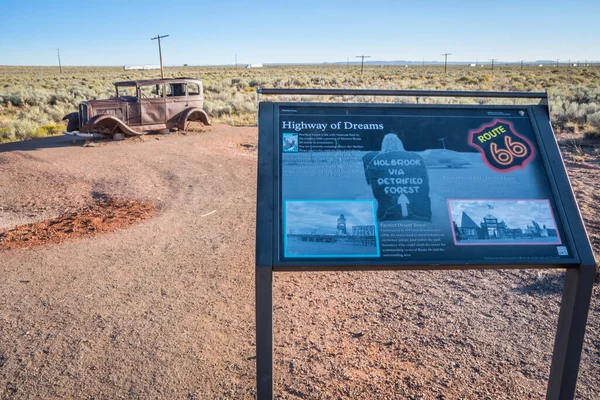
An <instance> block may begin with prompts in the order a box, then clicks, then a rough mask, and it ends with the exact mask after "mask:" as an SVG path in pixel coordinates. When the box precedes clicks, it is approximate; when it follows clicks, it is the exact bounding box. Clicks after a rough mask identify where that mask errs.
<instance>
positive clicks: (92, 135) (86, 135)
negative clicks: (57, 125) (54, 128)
mask: <svg viewBox="0 0 600 400" xmlns="http://www.w3.org/2000/svg"><path fill="white" fill-rule="evenodd" d="M62 133H63V135H67V136H79V137H83V138H90V139H91V138H105V137H106V135H103V134H101V133H87V132H67V131H62Z"/></svg>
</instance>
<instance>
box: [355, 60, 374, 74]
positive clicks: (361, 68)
mask: <svg viewBox="0 0 600 400" xmlns="http://www.w3.org/2000/svg"><path fill="white" fill-rule="evenodd" d="M356 58H360V74H361V75H362V74H363V70H364V68H365V58H371V56H356Z"/></svg>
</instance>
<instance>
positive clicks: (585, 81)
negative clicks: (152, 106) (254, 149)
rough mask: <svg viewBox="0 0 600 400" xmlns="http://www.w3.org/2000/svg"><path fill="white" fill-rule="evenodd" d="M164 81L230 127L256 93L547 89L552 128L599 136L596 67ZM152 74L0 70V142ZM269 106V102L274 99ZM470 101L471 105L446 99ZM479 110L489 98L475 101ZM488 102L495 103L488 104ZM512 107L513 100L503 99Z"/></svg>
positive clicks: (338, 71) (48, 125) (268, 71)
mask: <svg viewBox="0 0 600 400" xmlns="http://www.w3.org/2000/svg"><path fill="white" fill-rule="evenodd" d="M165 74H166V76H168V77H178V76H191V77H198V78H200V79H202V81H203V82H204V86H205V98H206V104H205V109H206V111H207V112H208V114H209V116H210V118H211V119H213V120H214V121H215V122H222V123H227V124H231V125H236V126H241V125H254V124H256V107H257V104H258V102H257V98H256V93H255V91H256V88H257V87H258V86H261V87H277V88H287V87H298V88H309V87H310V88H347V89H350V88H373V89H432V90H503V91H548V92H549V93H550V96H551V99H552V104H551V106H552V111H553V123H554V125H555V128H557V129H558V130H561V131H562V130H566V131H571V132H575V133H580V134H582V135H583V133H584V132H586V134H587V135H594V132H598V130H600V68H598V67H594V68H592V67H562V68H558V69H557V68H554V67H542V68H540V67H526V68H524V69H523V70H521V69H520V68H519V67H502V66H500V67H496V68H495V71H494V75H492V74H491V71H490V69H489V68H484V67H479V68H473V67H451V68H449V70H448V73H447V74H444V73H443V70H442V68H441V67H428V66H425V67H421V66H413V67H408V68H407V67H403V66H402V67H400V66H384V67H367V68H366V69H365V72H364V74H363V75H362V76H361V75H360V70H359V69H358V68H357V67H356V66H351V67H346V66H293V67H266V68H256V69H245V68H233V67H170V68H167V69H166V70H165ZM157 75H158V71H124V70H122V69H121V68H118V67H64V68H63V73H62V74H59V71H58V68H54V67H0V77H2V80H1V82H0V141H13V140H23V139H28V138H31V137H40V136H45V135H51V134H56V133H58V132H60V130H61V129H62V126H60V123H61V119H62V116H63V115H65V114H67V113H69V112H71V111H75V110H76V107H77V104H78V103H79V102H80V101H82V100H86V99H99V98H109V97H111V96H112V95H113V94H114V87H113V82H115V81H119V80H131V79H142V78H154V77H156V76H157ZM273 100H275V99H274V98H273ZM279 100H302V101H334V100H340V99H339V98H332V97H329V96H324V97H320V98H314V97H306V96H305V97H301V96H286V97H285V99H279ZM343 100H344V101H366V102H375V101H377V102H397V103H409V102H416V101H417V100H418V101H419V102H420V103H429V102H446V101H448V99H443V100H441V99H435V98H427V99H414V98H377V99H375V98H373V97H364V96H359V97H354V96H348V97H345V98H344V99H343ZM450 101H451V102H454V103H472V102H474V100H473V99H450ZM478 102H479V103H482V104H485V103H488V102H489V100H486V99H483V100H478ZM494 102H495V103H497V102H498V100H494ZM505 102H507V103H509V104H513V103H514V101H513V100H505Z"/></svg>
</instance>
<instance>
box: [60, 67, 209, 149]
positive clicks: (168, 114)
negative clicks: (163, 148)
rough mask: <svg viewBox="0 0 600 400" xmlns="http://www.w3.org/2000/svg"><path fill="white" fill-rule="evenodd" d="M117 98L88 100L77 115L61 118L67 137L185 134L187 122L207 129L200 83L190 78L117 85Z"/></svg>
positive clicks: (80, 107) (131, 82)
mask: <svg viewBox="0 0 600 400" xmlns="http://www.w3.org/2000/svg"><path fill="white" fill-rule="evenodd" d="M115 87H116V97H115V98H112V99H108V100H88V101H82V102H81V103H80V104H79V111H78V112H73V113H71V114H67V115H65V116H64V117H63V119H64V120H67V121H68V122H67V130H66V131H64V132H63V133H64V134H66V135H75V136H83V137H106V136H108V137H113V138H122V137H124V135H142V134H144V133H148V132H160V133H168V132H169V131H170V130H171V129H174V128H177V129H179V130H184V129H185V128H186V125H187V124H188V122H189V121H199V122H201V123H203V124H204V125H210V122H209V121H208V115H206V113H205V112H204V110H203V109H202V106H203V105H204V97H203V94H202V93H203V91H202V82H201V81H200V80H198V79H193V78H171V79H169V78H165V79H148V80H138V81H125V82H116V83H115Z"/></svg>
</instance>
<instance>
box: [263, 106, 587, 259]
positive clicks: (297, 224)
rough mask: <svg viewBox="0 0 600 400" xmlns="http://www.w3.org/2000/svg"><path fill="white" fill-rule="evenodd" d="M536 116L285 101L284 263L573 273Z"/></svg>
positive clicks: (279, 148)
mask: <svg viewBox="0 0 600 400" xmlns="http://www.w3.org/2000/svg"><path fill="white" fill-rule="evenodd" d="M530 114H531V107H530V106H523V107H521V108H519V107H518V106H507V107H503V108H498V107H497V106H496V107H485V106H483V107H482V106H471V107H468V106H454V107H448V106H446V107H443V106H442V107H440V106H429V107H427V106H421V107H419V106H364V105H362V106H359V105H341V104H337V105H335V106H330V105H322V104H321V105H311V104H281V103H275V107H274V115H273V131H274V136H275V137H274V140H275V141H276V143H274V148H275V149H276V151H275V153H276V154H275V159H276V161H275V167H274V168H276V169H277V168H278V171H277V172H276V174H277V175H278V176H279V179H277V180H276V183H275V185H276V187H275V189H274V190H275V192H276V193H278V196H277V199H278V201H276V203H277V204H276V207H275V208H277V211H276V215H275V216H274V217H275V220H276V221H277V222H278V225H277V226H276V227H275V228H274V232H275V235H276V236H277V239H276V242H277V243H278V245H277V249H276V253H277V254H276V259H278V260H279V261H280V262H282V263H283V264H285V263H286V262H294V263H296V264H298V263H305V264H306V265H311V264H312V263H317V264H320V265H325V264H327V263H328V262H333V261H335V262H340V261H347V262H348V261H349V262H350V264H352V263H354V264H356V263H358V264H362V265H367V264H370V263H371V264H372V265H378V264H380V263H382V262H383V263H389V264H398V263H400V264H416V265H419V264H420V265H423V264H425V263H428V264H432V265H436V264H440V265H444V264H454V265H457V264H461V265H467V264H471V265H472V264H534V263H538V264H567V263H572V262H573V260H574V259H575V258H576V256H575V254H574V253H573V246H572V245H571V244H570V237H569V236H568V232H566V230H565V226H564V222H563V221H564V218H562V217H561V210H560V208H559V205H558V204H557V201H556V200H557V199H556V195H555V191H554V190H553V188H552V177H551V175H550V174H549V172H548V170H547V168H546V165H545V163H544V159H543V148H541V146H540V140H539V132H537V128H536V126H535V121H533V118H532V116H531V115H530ZM536 132H537V133H536ZM373 261H377V262H375V263H374V262H373Z"/></svg>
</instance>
